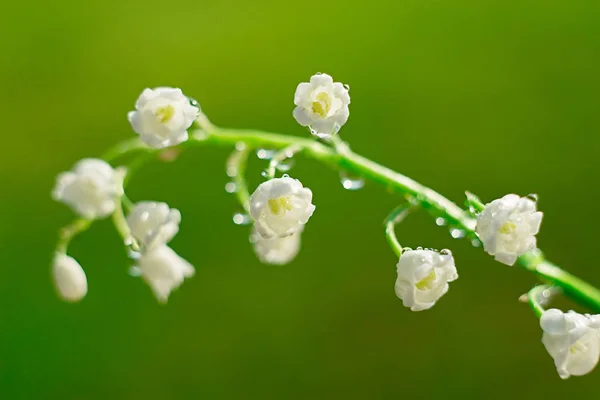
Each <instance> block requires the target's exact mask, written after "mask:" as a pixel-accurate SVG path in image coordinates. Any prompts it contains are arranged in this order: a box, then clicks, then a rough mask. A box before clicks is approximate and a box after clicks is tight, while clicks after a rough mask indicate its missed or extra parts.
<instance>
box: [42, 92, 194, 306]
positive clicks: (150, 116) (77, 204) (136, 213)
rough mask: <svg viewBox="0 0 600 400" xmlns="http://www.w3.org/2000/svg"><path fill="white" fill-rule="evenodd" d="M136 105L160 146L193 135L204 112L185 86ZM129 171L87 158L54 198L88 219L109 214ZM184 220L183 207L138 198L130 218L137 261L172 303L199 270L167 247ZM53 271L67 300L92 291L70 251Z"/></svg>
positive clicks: (143, 126)
mask: <svg viewBox="0 0 600 400" xmlns="http://www.w3.org/2000/svg"><path fill="white" fill-rule="evenodd" d="M135 107H136V111H132V112H130V113H129V115H128V117H129V121H130V122H131V125H132V127H133V129H134V130H135V132H136V133H138V134H139V135H140V140H141V141H142V142H144V143H146V144H147V145H149V146H151V147H154V148H164V147H168V146H174V145H176V144H179V143H181V142H183V141H185V140H187V138H188V133H187V130H188V128H190V126H191V125H192V123H193V122H194V121H195V119H196V118H197V116H198V114H199V112H200V110H199V108H198V107H196V106H194V105H192V104H191V103H190V100H189V99H188V98H187V97H186V96H184V95H183V93H182V92H181V90H180V89H175V88H167V87H161V88H156V89H145V90H144V91H143V92H142V94H141V95H140V97H139V98H138V100H137V102H136V105H135ZM124 176H125V170H124V169H123V168H113V167H111V166H110V165H109V164H108V163H107V162H106V161H104V160H101V159H84V160H81V161H79V162H78V163H77V164H75V167H74V168H73V170H72V171H68V172H63V173H61V174H60V175H59V176H58V178H57V182H56V186H55V187H54V190H53V192H52V197H53V198H54V199H55V200H57V201H60V202H62V203H65V204H67V205H68V206H70V207H71V208H72V209H73V211H74V212H75V213H77V214H78V215H79V216H81V217H82V218H85V219H88V220H92V219H98V218H105V217H108V216H109V215H111V214H112V213H113V212H114V211H115V208H116V207H117V205H118V204H120V199H121V197H122V196H123V194H124V191H123V178H124ZM180 222H181V214H180V212H179V211H178V210H175V209H171V208H169V206H168V205H167V204H165V203H156V202H140V203H137V204H136V205H135V206H134V207H133V209H132V210H131V212H130V214H129V216H128V217H127V225H128V229H129V230H130V232H131V235H132V237H133V238H134V239H135V240H136V242H137V243H138V244H139V246H140V251H141V253H140V256H139V258H138V259H137V262H138V264H139V269H140V272H141V276H142V278H143V279H144V280H145V281H146V282H147V283H148V285H150V287H151V288H152V291H153V292H154V294H155V296H156V298H157V299H158V300H159V301H160V302H166V301H167V299H168V297H169V294H170V293H171V291H172V290H174V289H176V288H178V287H179V286H180V285H181V284H182V283H183V280H184V279H185V278H188V277H191V276H192V275H194V268H193V267H192V266H191V265H190V264H189V263H188V262H187V261H185V260H184V259H183V258H181V257H179V256H178V255H177V254H176V253H175V252H174V251H173V250H172V249H171V248H170V247H168V246H167V243H168V242H169V241H171V239H172V238H173V237H174V236H175V235H176V234H177V232H178V231H179V223H180ZM52 275H53V279H54V282H55V286H56V288H57V291H58V293H59V296H60V297H61V298H63V299H64V300H66V301H71V302H75V301H79V300H81V299H82V298H83V297H84V296H85V295H86V294H87V289H88V287H87V279H86V275H85V272H84V271H83V269H82V268H81V266H80V265H79V263H78V262H77V261H76V260H75V259H74V258H72V257H70V256H68V255H66V254H64V252H59V253H57V254H56V256H55V258H54V262H53V266H52Z"/></svg>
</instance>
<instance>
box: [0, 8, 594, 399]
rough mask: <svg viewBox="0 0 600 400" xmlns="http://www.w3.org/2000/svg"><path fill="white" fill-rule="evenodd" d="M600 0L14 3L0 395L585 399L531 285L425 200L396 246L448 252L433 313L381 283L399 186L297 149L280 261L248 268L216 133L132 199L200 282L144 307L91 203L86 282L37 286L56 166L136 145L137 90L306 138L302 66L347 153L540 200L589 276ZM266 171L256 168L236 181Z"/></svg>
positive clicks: (2, 29) (79, 243)
mask: <svg viewBox="0 0 600 400" xmlns="http://www.w3.org/2000/svg"><path fill="white" fill-rule="evenodd" d="M599 18H600V3H598V1H597V0H590V1H585V0H571V1H564V0H561V1H558V0H487V1H484V0H480V1H475V0H472V1H467V0H389V1H384V0H373V1H369V2H359V1H342V0H333V1H329V2H317V3H310V2H309V3H301V2H287V1H281V0H279V1H275V0H271V1H267V0H255V1H242V0H222V1H211V2H208V1H191V0H184V1H179V0H173V1H170V2H165V1H157V0H146V1H143V2H141V1H139V2H133V1H123V0H120V1H117V0H102V1H98V0H87V1H81V0H77V1H74V0H60V1H42V0H33V1H30V2H11V3H10V4H6V5H3V10H2V15H0V33H1V37H2V39H0V45H1V47H0V52H1V54H2V56H1V57H0V84H1V88H2V90H1V93H0V107H1V109H2V116H3V121H4V123H3V124H2V135H3V136H4V141H3V145H2V148H3V149H4V153H3V155H2V157H0V166H1V172H0V173H1V183H2V196H1V198H0V205H1V207H0V213H1V214H2V225H1V226H0V246H1V252H0V262H1V264H0V300H1V303H0V304H1V305H0V398H2V399H11V400H12V399H188V398H194V399H196V398H197V399H309V398H310V399H338V398H339V399H396V398H408V397H410V398H416V399H419V398H427V399H454V398H456V399H459V398H460V399H465V398H469V399H483V398H485V399H505V398H507V397H510V398H512V399H525V398H528V399H531V398H549V399H562V398H564V397H565V396H572V397H576V396H577V395H585V396H587V397H588V398H589V397H590V395H591V396H594V393H597V388H598V385H597V382H598V379H599V377H600V375H599V374H600V372H598V371H596V373H593V374H591V375H589V376H585V377H582V378H572V379H570V380H569V381H566V382H563V381H561V380H560V379H559V378H558V375H557V373H556V371H555V369H554V366H553V362H552V360H551V358H550V357H549V356H548V354H547V353H546V352H545V350H544V348H543V346H542V344H541V343H540V337H541V331H540V329H539V327H538V323H537V321H536V320H535V318H534V317H533V315H532V313H531V312H530V311H529V309H528V307H527V306H525V305H523V304H520V303H519V302H517V298H518V297H519V295H520V294H522V293H523V292H525V291H526V290H528V289H529V288H530V287H531V285H532V284H533V283H534V280H533V278H532V277H531V276H529V275H528V274H527V273H525V272H524V271H522V270H520V269H518V268H508V267H504V266H502V265H500V264H498V263H495V262H494V261H493V260H492V258H491V257H489V256H487V255H485V254H484V253H483V252H482V251H481V250H480V249H473V248H472V247H471V246H470V245H469V244H468V243H467V242H466V241H455V240H453V239H451V238H450V236H449V235H448V232H447V229H445V228H444V229H442V228H438V227H436V226H435V224H434V223H433V222H432V221H431V219H430V218H429V217H427V216H426V215H417V216H415V217H414V218H413V217H411V218H410V219H409V220H408V221H407V222H406V223H405V225H403V226H402V227H401V229H400V230H399V234H400V240H401V242H402V243H404V244H406V245H409V246H418V245H422V246H429V247H436V248H443V247H450V248H452V250H453V252H454V255H455V258H456V261H457V265H458V269H459V273H460V279H459V280H458V281H457V282H455V283H453V284H452V289H451V290H450V292H449V294H448V295H446V296H445V297H444V298H443V299H442V300H441V301H440V302H439V304H438V305H437V306H436V307H435V308H434V309H432V310H430V311H427V312H422V313H411V312H410V311H408V310H407V309H405V308H403V307H402V304H401V301H400V300H398V299H397V298H396V297H395V295H394V290H393V286H394V280H395V262H396V260H395V258H394V256H393V254H392V252H391V251H390V250H389V248H388V247H387V244H386V241H385V239H384V236H383V230H382V220H383V218H384V217H385V216H386V215H387V213H388V211H389V210H390V209H391V208H392V207H394V206H395V205H396V204H397V203H398V201H399V200H398V198H397V197H395V196H392V195H390V194H388V193H385V191H384V190H382V188H380V187H378V186H376V185H373V184H367V185H366V186H365V188H364V189H363V190H361V191H358V192H348V191H345V190H343V189H342V187H341V185H340V184H339V180H338V177H337V173H336V172H335V171H330V170H326V169H324V168H323V167H322V166H321V165H320V164H318V163H317V162H314V161H311V160H306V159H299V160H298V162H297V166H296V167H295V168H294V169H293V170H292V171H291V174H292V175H293V176H295V177H299V178H301V179H302V181H303V182H304V183H305V184H306V185H307V186H309V187H310V188H312V190H313V192H314V201H315V204H316V205H317V211H316V213H315V215H314V216H313V218H312V219H311V221H310V224H309V225H308V227H307V229H306V232H305V234H304V238H303V241H304V242H303V243H304V247H303V250H302V252H301V254H300V255H299V257H298V259H297V260H296V261H295V262H294V263H292V264H291V265H288V266H285V267H268V266H263V265H261V264H259V263H258V262H257V260H256V258H255V257H254V255H253V253H252V249H251V247H250V245H249V243H248V241H247V234H248V228H247V227H238V226H235V225H234V224H233V223H232V222H231V216H232V214H233V213H234V212H236V211H237V210H238V207H237V205H236V202H235V200H234V198H233V197H232V196H231V195H229V194H227V193H226V192H225V191H224V190H223V187H224V184H225V183H226V182H227V179H226V176H225V173H224V160H225V158H226V157H227V154H228V152H227V151H226V150H225V149H212V148H197V149H192V150H190V151H188V152H186V153H185V154H183V155H182V156H181V157H180V158H179V160H177V162H175V163H170V164H161V165H159V164H154V165H151V166H149V167H148V168H146V169H144V170H143V171H141V172H140V173H139V174H138V175H137V176H136V178H135V179H134V181H133V182H132V185H131V189H130V195H131V197H132V198H133V199H136V200H142V199H156V200H163V201H167V202H169V203H170V204H172V205H173V206H175V207H177V208H179V209H180V210H181V211H182V213H183V215H184V221H183V224H182V227H181V231H180V234H179V236H178V237H177V238H176V239H175V240H174V241H173V247H174V248H175V249H176V250H177V251H178V252H179V253H180V254H182V255H183V256H184V257H186V258H187V259H188V260H190V261H191V262H192V263H193V264H194V265H195V266H196V268H197V275H196V277H194V278H193V279H191V280H189V281H186V283H185V284H184V285H183V286H182V287H181V289H180V290H179V291H177V292H175V293H174V294H173V295H172V296H171V299H170V301H169V304H168V305H166V306H160V305H158V304H157V302H156V301H155V299H154V298H153V296H152V294H151V293H150V290H149V289H148V287H147V286H146V285H145V284H144V283H143V282H142V281H141V280H139V279H138V278H132V277H130V276H128V274H127V269H128V260H127V259H126V257H125V256H124V253H123V249H122V246H121V245H120V241H119V239H118V237H117V235H116V234H115V232H114V230H113V229H112V227H111V225H110V223H109V222H108V221H102V222H99V223H97V224H96V225H95V226H94V227H93V229H92V230H90V231H89V232H88V233H86V234H85V235H83V236H81V237H80V238H78V239H77V240H76V241H75V242H74V243H73V244H72V246H71V248H70V253H71V254H72V255H73V256H74V257H76V258H77V259H78V260H79V261H80V263H81V264H82V265H83V267H84V268H85V270H86V273H87V275H88V281H89V293H88V296H87V297H86V298H85V299H84V300H83V301H82V302H81V303H79V304H75V305H72V304H66V303H62V302H61V301H59V300H58V299H57V297H56V295H55V293H54V290H53V287H52V285H51V282H50V278H49V262H50V258H51V254H52V251H53V246H54V243H55V238H56V231H57V229H58V228H59V227H60V226H61V225H63V224H65V223H67V222H68V221H69V220H70V219H71V218H72V215H71V213H70V211H69V210H68V209H67V208H66V207H64V206H63V205H60V204H56V203H54V202H52V201H51V200H50V191H51V189H52V186H53V185H54V179H55V175H56V174H57V173H58V172H60V171H62V170H66V169H69V168H70V167H71V166H72V164H73V163H74V162H75V161H76V160H78V159H79V158H82V157H89V156H96V155H99V154H101V153H102V152H103V151H104V150H105V149H107V148H108V147H110V146H111V145H112V144H114V143H116V142H117V141H119V140H122V139H125V138H129V137H132V135H133V134H132V132H131V129H130V127H129V126H128V123H127V119H126V113H127V111H129V110H131V109H132V106H133V103H134V101H135V99H136V97H137V96H138V95H139V93H140V92H141V90H142V89H143V88H144V87H154V86H160V85H170V86H178V87H181V88H183V89H184V91H185V92H186V93H187V94H188V95H190V96H193V97H196V98H197V99H198V100H199V101H200V102H201V104H202V107H203V110H204V111H205V112H206V113H207V114H208V115H209V117H210V118H211V119H212V120H213V121H214V122H215V123H217V124H219V125H222V126H231V127H242V128H262V129H265V130H271V131H277V132H286V133H290V134H297V135H305V134H306V133H305V131H304V130H303V129H302V128H301V127H299V126H298V125H297V124H296V123H295V121H294V119H293V118H292V115H291V112H292V109H293V103H292V99H293V93H294V90H295V87H296V85H297V83H298V82H300V81H303V80H307V79H308V78H309V77H310V76H311V75H312V74H313V73H315V72H317V71H321V72H327V73H329V74H331V75H333V77H334V78H335V79H336V80H339V81H342V82H344V83H348V84H350V85H351V87H352V90H351V95H352V105H351V117H350V120H349V122H348V124H347V125H346V126H345V127H344V129H343V130H342V132H341V133H342V136H343V137H344V139H345V140H348V141H349V142H350V143H351V145H352V148H353V149H354V150H355V151H357V152H359V153H361V154H364V155H366V156H368V157H370V158H372V159H374V160H377V161H379V162H381V163H383V164H385V165H387V166H390V167H392V168H394V169H397V170H398V171H400V172H402V173H405V174H407V175H409V176H411V177H413V178H415V179H417V180H419V181H421V182H423V183H425V184H427V185H430V186H432V187H433V188H435V189H436V190H438V191H440V192H441V193H443V194H445V195H447V196H448V197H449V198H450V199H452V200H454V201H456V202H459V203H462V202H463V200H464V195H463V192H464V190H467V189H468V190H471V191H473V192H475V193H477V194H479V195H480V196H481V197H482V198H483V199H485V200H488V201H489V200H491V199H493V198H496V197H499V196H502V195H504V194H506V193H509V192H516V193H520V194H523V195H525V194H528V193H532V192H535V193H538V194H539V195H540V208H541V209H542V210H543V211H544V212H545V213H546V218H545V220H544V224H543V229H542V233H541V234H540V236H539V244H540V246H541V248H542V249H544V250H545V251H546V253H547V255H548V256H549V258H550V259H551V260H553V261H555V262H557V263H558V264H560V265H563V266H565V267H566V268H567V269H568V270H570V271H571V272H574V273H576V274H578V275H581V276H583V277H584V278H587V279H589V280H590V281H591V282H595V283H596V284H600V269H599V266H598V265H597V251H598V250H597V240H598V233H597V229H596V226H595V224H593V222H595V219H596V218H597V215H596V214H597V201H598V196H599V195H600V190H599V188H598V185H597V179H598V174H599V172H600V165H599V164H598V161H597V160H598V150H599V149H600V139H599V136H598V125H599V123H600V118H599V115H600V114H599V113H598V94H599V93H600V79H598V71H599V70H600V52H599V50H600V25H599V24H598V21H599ZM262 167H264V164H261V163H260V162H259V161H256V160H254V161H253V162H252V170H251V174H252V176H251V182H252V183H253V184H254V185H255V184H257V183H258V182H259V181H260V179H261V178H260V175H259V171H260V169H261V168H262Z"/></svg>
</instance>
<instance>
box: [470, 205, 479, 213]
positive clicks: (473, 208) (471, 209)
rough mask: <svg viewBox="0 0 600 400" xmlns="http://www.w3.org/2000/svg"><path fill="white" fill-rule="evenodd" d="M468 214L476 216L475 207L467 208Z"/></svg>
mask: <svg viewBox="0 0 600 400" xmlns="http://www.w3.org/2000/svg"><path fill="white" fill-rule="evenodd" d="M469 212H470V213H471V214H476V213H477V210H475V207H473V206H469Z"/></svg>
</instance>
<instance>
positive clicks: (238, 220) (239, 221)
mask: <svg viewBox="0 0 600 400" xmlns="http://www.w3.org/2000/svg"><path fill="white" fill-rule="evenodd" d="M250 222H252V219H251V218H250V216H249V215H247V214H242V213H235V214H234V215H233V223H234V224H236V225H248V224H249V223H250Z"/></svg>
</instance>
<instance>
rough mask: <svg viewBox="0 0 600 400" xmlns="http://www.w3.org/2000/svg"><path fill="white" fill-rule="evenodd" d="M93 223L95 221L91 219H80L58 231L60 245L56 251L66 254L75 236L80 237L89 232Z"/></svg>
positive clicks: (58, 244)
mask: <svg viewBox="0 0 600 400" xmlns="http://www.w3.org/2000/svg"><path fill="white" fill-rule="evenodd" d="M92 222H94V221H93V220H91V219H86V218H78V219H76V220H75V221H73V222H71V223H70V224H69V225H67V226H65V227H63V228H61V229H60V230H59V231H58V243H57V244H56V251H57V252H59V253H62V254H66V253H67V248H68V247H69V244H70V243H71V240H73V239H74V238H75V236H77V235H79V234H80V233H82V232H85V231H86V230H88V229H89V227H90V226H91V225H92Z"/></svg>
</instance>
